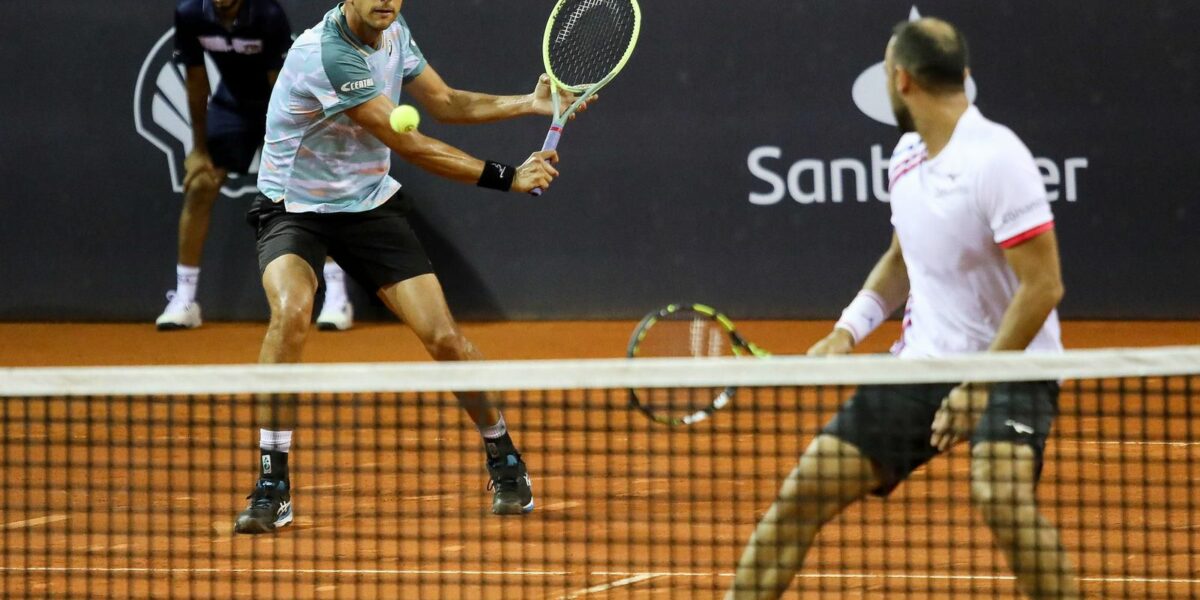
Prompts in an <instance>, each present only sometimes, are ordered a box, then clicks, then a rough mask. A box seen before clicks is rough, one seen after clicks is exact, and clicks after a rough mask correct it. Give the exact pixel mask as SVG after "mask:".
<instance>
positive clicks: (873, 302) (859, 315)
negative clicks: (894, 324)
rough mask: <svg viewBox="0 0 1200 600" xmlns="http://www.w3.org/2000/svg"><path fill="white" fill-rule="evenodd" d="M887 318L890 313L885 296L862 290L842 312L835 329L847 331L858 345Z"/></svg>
mask: <svg viewBox="0 0 1200 600" xmlns="http://www.w3.org/2000/svg"><path fill="white" fill-rule="evenodd" d="M887 317H888V311H887V307H886V303H885V302H884V300H883V296H880V295H879V294H876V293H875V292H872V291H871V290H862V291H860V292H859V293H858V295H857V296H855V297H854V300H852V301H851V302H850V305H849V306H847V307H846V309H845V310H843V311H842V317H841V318H840V319H838V322H837V323H835V324H834V327H838V328H841V329H845V330H846V331H847V332H849V333H850V337H852V338H854V343H855V344H857V343H859V342H861V341H862V340H863V338H865V337H867V336H868V335H871V332H872V331H875V328H876V327H879V325H880V324H881V323H883V321H884V319H887Z"/></svg>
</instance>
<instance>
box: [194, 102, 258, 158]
mask: <svg viewBox="0 0 1200 600" xmlns="http://www.w3.org/2000/svg"><path fill="white" fill-rule="evenodd" d="M266 123H267V107H265V106H263V107H261V110H260V107H247V108H233V107H230V106H226V105H225V104H224V103H222V102H220V101H217V100H214V101H212V102H209V104H208V126H207V128H206V129H205V134H206V135H207V136H208V155H209V156H210V157H212V161H213V166H214V167H217V168H218V169H225V170H226V171H229V172H230V173H238V174H242V175H244V174H246V173H249V172H250V168H251V167H252V166H254V165H253V162H254V156H255V154H257V153H258V150H259V148H261V147H262V143H263V136H264V135H266Z"/></svg>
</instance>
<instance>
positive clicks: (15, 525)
mask: <svg viewBox="0 0 1200 600" xmlns="http://www.w3.org/2000/svg"><path fill="white" fill-rule="evenodd" d="M66 520H67V515H46V516H44V517H37V518H36V519H25V520H24V521H13V522H12V523H5V524H4V527H0V529H5V530H8V529H21V528H22V527H37V526H38V525H45V524H47V523H57V522H59V521H66Z"/></svg>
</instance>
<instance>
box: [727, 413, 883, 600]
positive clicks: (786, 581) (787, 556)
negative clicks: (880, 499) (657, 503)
mask: <svg viewBox="0 0 1200 600" xmlns="http://www.w3.org/2000/svg"><path fill="white" fill-rule="evenodd" d="M880 484H881V482H880V480H879V477H878V476H877V475H876V474H875V469H874V467H873V466H872V464H871V461H870V460H868V459H867V458H866V457H864V456H863V455H862V453H861V452H859V451H858V449H857V448H855V447H854V446H852V445H850V444H848V443H846V442H844V441H842V440H840V439H838V438H836V437H834V436H832V435H827V434H822V435H819V436H817V437H816V438H815V439H814V440H813V441H812V443H810V444H809V446H808V449H807V450H805V451H804V454H803V455H802V456H801V457H800V462H799V463H798V464H797V465H796V468H794V469H792V472H791V473H789V474H788V476H787V479H785V480H784V481H783V486H782V487H781V488H780V490H779V498H778V499H777V500H775V503H774V504H772V505H771V508H770V509H769V510H767V514H765V515H763V518H762V520H760V521H759V522H758V526H757V527H756V528H755V530H754V534H753V535H752V536H751V537H750V542H749V543H748V544H746V549H745V550H744V551H743V552H742V557H741V559H740V560H739V561H738V567H737V573H736V574H735V575H734V581H733V589H732V590H730V592H729V595H728V596H726V597H727V598H729V599H735V600H743V599H746V600H749V599H751V598H753V599H759V598H778V597H779V596H780V595H781V594H783V592H784V590H786V589H787V588H788V586H789V585H790V584H791V582H792V579H793V578H795V576H796V573H797V572H798V571H799V570H800V567H801V565H803V563H804V557H805V556H806V555H807V554H808V550H809V548H810V547H811V546H812V542H813V539H814V538H815V537H816V535H817V531H819V530H820V528H821V526H822V525H824V524H825V523H827V522H828V521H829V520H830V519H832V518H834V517H835V516H837V514H838V513H840V512H841V511H842V509H844V508H845V507H846V506H848V505H850V504H851V503H853V502H855V501H857V500H859V499H860V498H862V497H863V496H866V495H867V493H868V492H870V491H871V490H873V489H875V488H878V487H879V486H880Z"/></svg>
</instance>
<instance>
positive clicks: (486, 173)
mask: <svg viewBox="0 0 1200 600" xmlns="http://www.w3.org/2000/svg"><path fill="white" fill-rule="evenodd" d="M516 174H517V169H516V168H514V167H513V166H512V165H506V164H504V163H498V162H496V161H494V160H485V161H483V173H482V174H480V175H479V182H478V183H476V184H475V185H478V186H479V187H484V188H490V189H493V190H500V191H502V192H507V191H508V190H510V189H512V182H513V176H514V175H516Z"/></svg>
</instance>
